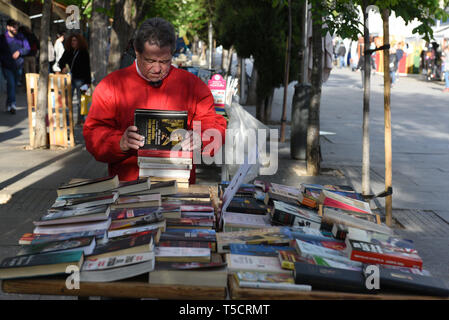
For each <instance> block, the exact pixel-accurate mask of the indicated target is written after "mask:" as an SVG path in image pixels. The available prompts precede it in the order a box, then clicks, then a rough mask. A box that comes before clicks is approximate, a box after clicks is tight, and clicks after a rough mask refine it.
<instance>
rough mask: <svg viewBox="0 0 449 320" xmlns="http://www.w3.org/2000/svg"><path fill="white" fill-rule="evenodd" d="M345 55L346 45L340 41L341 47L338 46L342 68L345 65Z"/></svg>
mask: <svg viewBox="0 0 449 320" xmlns="http://www.w3.org/2000/svg"><path fill="white" fill-rule="evenodd" d="M345 56H346V47H345V45H344V43H343V41H342V42H341V43H340V47H339V48H338V57H339V59H340V68H343V67H344V66H345Z"/></svg>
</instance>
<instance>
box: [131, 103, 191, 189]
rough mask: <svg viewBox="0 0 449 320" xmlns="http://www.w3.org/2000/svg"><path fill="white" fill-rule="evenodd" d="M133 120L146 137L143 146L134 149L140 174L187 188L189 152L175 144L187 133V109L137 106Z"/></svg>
mask: <svg viewBox="0 0 449 320" xmlns="http://www.w3.org/2000/svg"><path fill="white" fill-rule="evenodd" d="M134 123H135V126H136V127H137V128H138V133H139V134H141V135H142V136H144V137H145V143H144V146H143V147H142V148H141V149H139V150H138V152H137V164H138V166H139V177H151V179H152V181H154V182H156V181H158V182H161V181H168V180H176V181H177V182H178V186H179V187H181V188H187V187H188V186H189V178H190V172H191V170H192V168H193V160H192V152H190V151H189V152H188V151H181V149H180V148H178V147H179V146H177V144H178V143H179V142H181V141H182V140H183V138H184V137H185V134H186V129H187V112H186V111H171V110H148V109H136V111H135V113H134Z"/></svg>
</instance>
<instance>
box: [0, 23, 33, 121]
mask: <svg viewBox="0 0 449 320" xmlns="http://www.w3.org/2000/svg"><path fill="white" fill-rule="evenodd" d="M29 51H30V45H29V43H28V40H27V39H26V38H25V36H24V35H23V34H21V33H19V23H18V22H17V21H15V20H13V19H9V20H8V21H7V22H6V32H5V33H4V34H2V35H0V64H1V67H2V71H3V76H4V77H5V79H6V95H7V97H6V111H7V112H10V113H11V114H15V113H16V109H17V107H16V88H17V83H18V80H19V73H18V72H19V69H20V68H22V67H23V62H24V59H23V57H24V56H26V55H27V54H28V52H29Z"/></svg>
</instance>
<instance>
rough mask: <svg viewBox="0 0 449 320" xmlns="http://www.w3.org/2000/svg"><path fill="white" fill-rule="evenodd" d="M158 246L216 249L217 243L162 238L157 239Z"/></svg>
mask: <svg viewBox="0 0 449 320" xmlns="http://www.w3.org/2000/svg"><path fill="white" fill-rule="evenodd" d="M158 246H159V247H185V248H209V249H211V250H212V251H214V252H215V251H216V249H217V244H216V243H215V242H206V241H184V240H163V241H159V244H158Z"/></svg>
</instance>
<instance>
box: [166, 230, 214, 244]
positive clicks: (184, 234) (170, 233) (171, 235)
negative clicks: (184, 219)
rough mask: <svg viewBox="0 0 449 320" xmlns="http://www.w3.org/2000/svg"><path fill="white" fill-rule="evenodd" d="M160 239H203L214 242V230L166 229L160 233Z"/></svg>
mask: <svg viewBox="0 0 449 320" xmlns="http://www.w3.org/2000/svg"><path fill="white" fill-rule="evenodd" d="M160 241H204V242H216V241H217V236H216V232H215V230H208V229H198V230H195V229H189V230H185V229H167V230H166V231H165V232H163V233H162V234H161V238H160Z"/></svg>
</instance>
